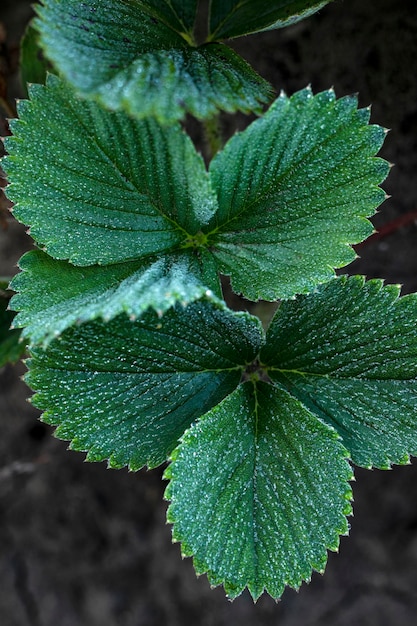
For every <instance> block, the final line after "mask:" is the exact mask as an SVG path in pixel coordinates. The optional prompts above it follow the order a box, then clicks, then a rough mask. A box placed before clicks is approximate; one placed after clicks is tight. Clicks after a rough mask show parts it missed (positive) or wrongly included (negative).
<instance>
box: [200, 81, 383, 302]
mask: <svg viewBox="0 0 417 626" xmlns="http://www.w3.org/2000/svg"><path fill="white" fill-rule="evenodd" d="M368 122H369V111H367V110H358V109H357V101H356V99H355V98H353V97H344V98H341V99H339V100H336V99H335V95H334V92H333V91H332V90H330V91H327V92H322V93H319V94H317V95H316V96H313V95H312V93H311V91H310V90H309V89H304V90H302V91H300V92H297V93H296V94H294V95H293V96H292V97H291V98H287V96H285V94H281V96H280V97H279V98H278V99H277V100H276V101H275V103H274V104H273V105H272V106H271V107H270V109H269V111H268V112H267V113H266V114H265V115H264V117H263V118H260V119H259V120H256V121H255V122H254V123H252V124H251V125H250V126H249V127H248V128H247V129H246V130H245V131H244V132H242V133H240V134H237V135H235V137H233V138H232V139H231V140H230V141H229V142H228V144H226V146H225V148H224V150H223V151H222V152H219V153H218V154H217V155H216V157H215V158H214V159H213V161H212V163H211V164H210V175H211V179H212V184H213V187H214V188H215V189H216V191H217V195H218V202H219V210H218V211H217V212H216V214H215V216H214V217H213V218H212V220H211V222H210V224H209V225H208V226H207V227H205V229H206V230H207V231H208V232H210V237H211V243H212V247H211V250H212V254H213V256H214V257H215V259H216V261H217V263H218V265H219V271H220V272H222V273H225V274H228V275H230V276H231V281H232V287H233V288H234V290H235V291H236V292H238V293H242V294H243V295H244V296H246V297H247V298H249V299H251V300H258V299H264V300H277V299H285V298H289V297H292V296H294V295H295V294H296V293H306V292H308V291H311V289H313V288H314V287H315V286H316V285H317V284H318V283H321V282H324V281H326V280H328V279H329V278H331V277H332V276H334V271H333V268H336V267H342V266H343V265H346V264H347V263H349V262H350V261H352V260H353V259H354V258H355V253H354V251H353V250H352V248H351V247H350V245H351V244H354V243H358V242H359V241H361V240H363V239H364V238H366V237H367V236H369V235H370V234H371V233H372V225H371V224H370V222H369V221H368V220H367V218H368V217H369V216H371V215H372V214H373V212H374V209H375V207H376V206H378V205H379V204H380V203H381V202H382V201H383V200H384V199H385V193H384V191H383V190H382V189H381V188H380V187H379V184H380V183H381V182H382V181H383V180H384V179H385V177H386V176H387V173H388V169H389V166H388V164H387V163H386V162H385V161H383V160H382V159H379V158H375V157H374V154H375V152H376V151H377V150H378V149H379V148H380V147H381V144H382V141H383V139H384V136H385V131H384V129H382V128H380V127H378V126H374V125H371V126H370V125H369V124H368ZM255 275H256V277H257V281H256V284H255V281H254V280H253V276H255Z"/></svg>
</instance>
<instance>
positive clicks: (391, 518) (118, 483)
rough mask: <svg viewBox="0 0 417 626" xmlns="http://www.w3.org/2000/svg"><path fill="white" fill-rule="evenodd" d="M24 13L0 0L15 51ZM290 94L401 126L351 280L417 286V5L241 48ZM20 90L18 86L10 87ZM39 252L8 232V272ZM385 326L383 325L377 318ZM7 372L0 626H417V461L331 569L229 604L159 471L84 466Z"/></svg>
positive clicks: (0, 452)
mask: <svg viewBox="0 0 417 626" xmlns="http://www.w3.org/2000/svg"><path fill="white" fill-rule="evenodd" d="M29 6H30V3H29V2H27V1H23V0H19V1H18V0H1V3H0V21H3V22H4V23H5V25H6V27H7V30H8V35H9V43H10V44H13V43H17V41H18V38H19V36H20V33H21V31H22V29H23V27H24V23H25V21H26V19H27V18H28V17H29V15H30V9H29ZM236 48H238V49H239V51H240V52H241V53H242V54H243V55H244V56H246V57H247V58H248V59H250V60H251V62H252V63H253V64H254V66H255V67H256V68H257V69H258V71H259V72H260V73H261V74H262V75H263V76H264V77H266V78H267V79H269V80H270V81H271V82H272V83H273V85H274V86H275V87H276V88H277V89H281V88H283V89H285V90H286V91H287V92H288V93H291V92H293V91H295V90H296V89H299V88H302V87H304V86H305V85H306V84H307V83H311V84H312V87H313V90H314V91H318V90H321V89H326V88H328V87H329V86H331V85H333V86H334V87H335V89H336V93H337V95H338V96H341V95H344V94H346V93H351V92H359V94H360V102H361V104H362V105H367V104H369V103H371V102H372V103H373V109H372V111H373V121H374V122H377V123H379V124H381V125H383V126H386V127H389V128H391V129H392V132H391V133H390V134H389V135H388V138H387V141H386V144H385V147H384V149H383V152H382V156H384V157H385V158H387V159H388V160H389V161H391V162H393V163H395V164H396V167H395V168H394V169H393V170H392V172H391V175H390V178H389V180H388V181H387V183H386V184H385V189H386V190H387V192H388V193H389V194H391V195H392V198H391V199H390V200H389V201H387V202H386V203H385V204H384V205H383V207H382V209H381V212H380V213H379V215H378V216H377V217H376V218H375V224H376V226H377V227H378V229H380V230H381V234H380V236H378V237H374V238H373V239H371V240H370V241H368V242H367V243H366V244H364V245H362V246H361V247H360V249H359V248H358V253H360V255H361V258H360V259H358V260H357V261H356V262H355V263H354V264H353V265H352V266H351V267H350V268H349V271H351V272H355V273H356V272H360V273H364V274H366V275H367V276H369V277H375V276H378V277H383V278H385V279H386V280H387V282H394V283H398V282H399V283H401V284H403V290H404V292H409V291H413V290H416V289H417V272H416V269H417V245H416V241H417V229H416V223H415V218H416V215H417V184H416V171H417V80H416V62H417V10H416V6H415V0H410V1H407V0H368V1H367V2H364V0H336V1H335V2H334V3H333V4H331V5H330V6H328V7H326V8H325V9H324V10H322V12H321V13H320V14H319V15H316V16H314V17H313V18H311V19H310V20H307V21H305V22H302V23H300V24H298V25H296V26H294V27H292V28H290V29H287V30H284V31H280V32H278V31H275V32H271V33H265V34H262V35H258V36H253V37H249V38H246V39H244V40H241V41H240V42H238V43H236ZM14 88H15V87H13V89H14ZM28 245H29V243H28V240H27V238H26V236H25V235H24V229H22V228H20V227H18V226H17V225H16V224H13V223H11V224H9V228H8V230H7V231H6V232H0V275H4V274H10V273H11V272H14V271H15V267H14V266H15V263H16V261H17V258H18V257H19V256H20V254H21V253H22V252H23V250H24V249H25V248H26V247H27V246H28ZM375 323H376V324H377V323H378V320H375ZM22 372H23V366H21V365H19V366H15V367H6V368H4V369H2V370H0V391H1V396H0V411H1V413H0V419H1V422H0V427H1V430H0V624H1V625H2V626H57V625H59V626H102V625H104V624H105V625H106V626H160V625H162V624H163V625H165V626H180V624H185V623H186V624H193V625H194V626H226V625H227V626H238V625H239V626H249V625H251V626H252V625H254V624H258V625H259V626H272V625H274V626H348V625H349V626H350V625H351V624H354V625H355V626H374V625H375V626H396V625H397V624H403V623H407V624H410V625H414V624H417V465H416V464H414V465H412V466H411V467H401V468H395V469H393V470H392V471H390V472H381V471H374V472H370V471H365V470H358V471H357V472H356V479H357V482H356V483H355V484H354V494H355V516H354V518H352V520H351V523H352V530H351V535H350V537H349V538H343V539H342V542H341V549H340V553H339V554H331V555H330V557H329V563H328V567H327V570H326V573H325V575H324V576H323V577H322V576H320V575H318V574H317V575H314V576H313V580H312V582H311V584H310V585H309V586H307V585H303V586H302V588H301V590H300V591H299V592H298V593H296V592H295V591H292V590H288V591H286V592H285V594H284V596H283V598H282V600H281V602H279V603H278V604H276V603H275V602H273V601H272V600H271V599H269V598H268V597H262V598H261V599H260V600H259V602H258V603H257V605H253V603H252V601H251V599H250V598H249V596H248V595H247V594H243V595H242V596H241V597H240V598H238V599H237V600H236V601H235V602H234V603H230V602H229V601H228V600H226V599H225V597H224V593H223V591H222V590H221V589H216V590H210V588H209V585H208V583H207V580H206V578H205V577H201V578H200V579H197V578H196V577H195V575H194V571H193V569H192V564H191V562H190V560H186V561H182V560H181V557H180V553H179V547H178V545H172V544H171V538H170V528H169V527H168V526H166V524H165V509H166V503H164V502H163V500H162V494H163V490H164V485H163V484H162V482H161V480H160V473H161V472H160V471H153V472H144V471H143V472H139V473H138V474H129V473H128V472H126V471H118V472H116V471H109V470H106V468H105V465H104V464H97V465H90V464H86V463H84V462H83V455H82V454H78V453H74V452H67V451H66V444H65V443H63V442H60V441H57V440H56V439H54V438H53V437H52V436H51V431H50V429H49V428H47V427H45V426H43V425H42V424H40V423H39V422H37V413H36V411H35V410H34V409H33V408H32V407H31V406H30V405H29V404H27V403H26V401H25V398H26V397H27V395H28V393H29V392H28V390H27V388H26V387H25V385H24V384H23V383H22V382H21V380H20V379H19V376H20V375H21V374H22Z"/></svg>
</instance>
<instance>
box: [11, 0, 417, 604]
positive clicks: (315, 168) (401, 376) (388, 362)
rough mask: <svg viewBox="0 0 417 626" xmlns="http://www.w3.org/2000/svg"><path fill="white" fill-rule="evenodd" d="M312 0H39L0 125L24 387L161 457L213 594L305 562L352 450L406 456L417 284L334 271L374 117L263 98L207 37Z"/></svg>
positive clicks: (100, 446)
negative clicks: (36, 51) (27, 53)
mask: <svg viewBox="0 0 417 626" xmlns="http://www.w3.org/2000/svg"><path fill="white" fill-rule="evenodd" d="M327 3H328V2H327V1H317V0H275V1H273V2H271V1H268V2H266V1H259V0H257V1H256V2H255V1H254V0H247V1H246V2H244V3H243V2H238V1H237V0H228V1H227V2H226V1H220V0H211V2H209V3H208V4H209V6H208V7H206V8H208V17H207V16H206V17H207V19H203V18H204V17H205V12H204V11H202V12H201V9H204V6H203V3H198V2H197V0H182V1H180V0H171V1H170V2H168V1H163V0H90V1H89V2H80V1H79V0H66V1H63V0H43V3H42V5H41V6H38V7H37V12H38V16H37V18H36V19H35V21H34V28H35V29H36V31H37V33H38V37H39V42H40V46H41V48H42V50H43V51H44V53H45V55H46V58H47V59H48V62H49V63H51V64H52V68H53V71H52V73H51V74H49V76H48V78H47V80H46V83H45V84H33V85H31V86H30V87H29V98H28V100H24V101H21V102H20V103H19V106H18V112H19V119H17V120H14V121H13V122H12V123H11V128H12V131H13V137H11V138H8V139H7V141H6V148H7V152H8V156H7V157H6V158H5V159H4V161H3V166H4V168H5V170H6V172H7V175H8V179H9V183H10V184H9V187H8V196H9V198H10V199H11V200H12V201H13V202H14V204H15V207H14V215H15V216H16V218H17V219H18V220H20V221H21V222H23V223H25V224H27V225H28V226H29V227H30V233H31V235H32V237H33V239H34V241H35V242H36V244H37V249H35V250H33V251H31V252H29V253H27V254H26V255H24V256H23V257H22V259H21V261H20V268H21V270H22V271H21V272H20V273H19V274H18V275H17V276H16V277H15V278H14V280H13V281H12V285H11V287H12V289H13V290H14V291H15V292H17V293H16V295H14V297H13V299H12V305H11V306H12V309H13V310H14V311H16V312H17V315H16V317H15V319H14V326H15V327H16V328H18V329H22V331H21V333H22V337H23V339H25V340H26V341H27V342H28V344H29V349H30V359H29V361H28V370H29V371H28V374H27V376H26V381H27V383H28V384H29V385H30V387H32V389H33V390H34V391H35V396H34V403H35V405H36V406H37V407H38V408H39V409H41V410H42V411H43V417H42V419H43V420H44V421H45V422H47V423H49V424H52V425H54V426H56V434H57V436H58V437H61V438H63V439H66V440H69V441H70V442H71V443H70V447H71V448H72V449H73V450H79V451H84V452H86V453H87V457H86V458H87V460H89V461H102V460H107V462H108V465H109V467H111V468H121V467H125V466H127V467H129V468H130V469H131V470H139V469H140V468H142V467H144V466H147V467H149V468H153V467H156V466H158V465H160V464H162V463H165V462H166V461H168V464H167V466H166V470H165V478H166V479H167V480H168V481H169V482H168V487H167V490H166V497H167V499H168V500H169V501H170V505H169V507H168V513H167V517H168V521H169V522H171V523H172V524H173V538H174V540H175V541H180V542H181V544H182V552H183V554H184V555H186V556H192V557H193V558H194V566H195V569H196V571H197V573H206V574H207V576H208V579H209V581H210V583H211V584H213V585H219V584H222V585H224V587H225V590H226V593H227V594H228V596H229V597H231V598H234V597H236V596H237V595H238V594H240V593H241V592H242V591H243V590H244V589H245V588H246V587H247V588H248V589H249V591H250V593H251V594H252V596H253V598H254V599H256V598H258V597H259V596H260V594H262V593H263V592H264V591H266V592H267V593H269V594H270V595H272V596H273V597H274V598H278V597H280V596H281V594H282V593H283V590H284V588H285V586H287V585H289V586H292V587H295V588H298V587H299V586H300V585H301V583H302V582H303V581H308V580H309V579H310V577H311V574H312V571H313V570H317V571H320V572H322V571H324V568H325V564H326V558H327V551H328V550H337V548H338V544H339V537H340V535H344V534H347V532H348V519H347V518H348V516H349V514H350V513H351V500H352V491H351V487H350V481H351V480H352V478H353V469H352V466H353V465H358V466H361V467H369V468H370V467H376V468H389V467H390V466H391V464H393V463H397V464H404V463H407V462H409V456H410V455H416V454H417V429H416V419H415V418H416V400H415V397H416V380H417V359H416V356H417V336H416V332H415V324H416V319H417V301H416V296H415V295H408V296H405V297H399V288H398V287H394V286H384V285H383V283H382V281H380V280H370V281H365V280H364V278H363V277H360V276H353V277H347V276H343V275H342V276H339V277H336V275H335V269H340V268H342V267H344V266H346V265H347V264H349V263H350V262H351V261H352V260H353V259H354V258H355V253H354V251H353V248H352V246H353V245H354V244H357V243H359V242H361V241H363V240H364V239H366V238H367V237H368V236H369V235H370V234H371V233H372V230H373V229H372V224H371V222H370V221H369V219H368V218H369V217H371V216H372V215H373V213H374V211H375V209H376V208H377V207H378V206H379V205H380V204H381V203H382V202H383V200H384V199H385V193H384V191H383V190H382V189H381V187H380V184H381V183H382V182H383V181H384V179H385V178H386V176H387V174H388V170H389V165H388V163H386V162H385V161H384V160H383V159H381V158H379V157H377V156H375V155H376V154H377V152H378V151H379V149H380V147H381V145H382V142H383V140H384V136H385V130H384V129H383V128H381V127H379V126H377V125H374V124H370V123H369V117H370V111H369V109H359V108H358V104H357V99H356V98H355V97H353V96H349V97H343V98H340V99H337V98H336V96H335V93H334V92H333V90H328V91H325V92H321V93H318V94H313V93H312V91H311V90H310V89H309V88H306V89H303V90H301V91H299V92H297V93H295V94H293V95H291V96H287V95H286V94H284V93H281V94H280V95H279V96H278V97H277V98H275V99H274V96H273V90H272V87H271V86H270V85H269V84H267V83H266V82H265V81H264V80H263V79H262V78H261V77H260V76H258V75H257V74H256V72H255V71H254V70H253V69H252V68H251V67H250V66H249V65H248V64H247V63H246V62H245V61H244V60H243V59H242V58H240V57H239V56H238V55H237V54H236V53H235V52H234V51H233V50H232V49H231V48H230V47H228V46H227V45H225V44H224V43H223V41H224V40H227V39H230V38H234V37H239V36H243V35H247V34H250V33H254V32H257V31H261V30H266V29H274V28H281V27H285V26H287V25H288V24H291V23H294V22H295V21H297V20H299V19H302V18H305V17H307V16H308V15H310V14H311V13H313V12H315V11H316V10H318V9H320V8H322V7H323V6H324V5H326V4H327ZM196 33H197V34H196ZM238 111H240V112H243V113H255V114H256V115H257V119H255V121H253V122H251V123H250V124H248V126H247V128H246V129H245V130H243V131H241V132H239V133H235V134H234V135H233V136H232V137H231V138H230V139H228V141H225V142H224V141H223V139H222V136H221V129H220V124H219V120H220V119H221V115H222V112H228V113H234V112H238ZM187 116H193V117H194V118H197V120H199V121H200V122H201V123H202V125H203V127H204V129H205V132H206V135H207V138H208V143H209V146H210V152H211V154H210V155H209V159H207V161H208V162H207V163H206V162H205V161H204V159H203V157H202V156H201V154H200V153H199V151H198V150H197V148H196V147H195V145H194V143H193V141H192V139H191V137H190V136H189V135H188V134H187V132H186V128H187V124H186V123H185V121H186V119H187ZM223 277H228V278H229V280H230V285H231V289H232V290H233V292H234V293H236V294H241V295H242V296H243V297H244V298H245V299H246V300H245V301H252V302H253V303H256V302H257V301H259V300H263V301H266V302H269V303H271V305H270V306H271V311H273V315H272V313H271V315H262V319H260V318H259V317H257V316H256V315H253V314H250V313H249V312H241V311H236V310H234V309H233V306H232V299H230V298H229V296H228V292H227V293H226V292H224V291H223V287H224V285H225V281H224V278H223ZM221 279H222V280H221ZM250 310H251V311H252V312H257V311H259V310H260V308H259V307H258V308H256V305H255V306H252V308H251V309H250ZM271 317H272V319H271Z"/></svg>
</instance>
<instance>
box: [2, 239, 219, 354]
mask: <svg viewBox="0 0 417 626" xmlns="http://www.w3.org/2000/svg"><path fill="white" fill-rule="evenodd" d="M19 265H20V268H21V269H22V270H23V272H21V273H20V274H18V275H17V276H16V277H15V278H14V280H13V282H12V287H13V289H15V290H16V291H18V292H19V293H18V294H17V295H15V296H14V298H13V301H12V303H11V305H12V308H13V309H15V310H16V311H21V313H18V315H17V317H16V319H15V321H14V324H15V326H19V327H24V330H23V336H24V337H30V339H31V342H32V343H40V342H44V343H45V344H47V343H48V342H49V341H50V340H51V339H53V338H54V337H56V336H58V335H60V334H61V333H62V332H63V331H64V330H66V329H67V328H68V327H69V326H72V325H73V324H75V323H77V324H80V323H82V322H86V321H90V320H93V319H95V318H97V317H102V318H103V319H104V320H106V321H108V320H110V319H113V318H114V317H115V316H116V315H118V314H120V313H122V312H125V313H127V315H128V316H129V317H130V318H131V319H135V318H137V317H139V316H140V315H141V314H142V313H143V312H144V311H146V310H147V309H148V308H152V309H154V311H156V312H157V313H158V314H159V315H161V314H162V313H164V312H165V311H167V310H168V309H169V308H170V307H171V306H173V305H174V304H175V303H176V302H179V303H180V304H181V305H182V306H185V305H186V304H188V303H189V302H191V301H193V300H197V299H199V298H201V297H202V296H203V295H204V294H205V293H206V287H204V282H203V281H204V280H205V279H206V278H207V277H206V276H205V275H204V276H202V278H201V280H199V278H198V276H199V274H198V268H196V267H195V263H194V261H193V259H192V258H191V257H188V256H187V255H186V254H183V255H181V256H174V255H167V256H166V257H164V258H161V259H157V260H155V261H154V262H148V263H143V262H140V261H139V262H138V261H135V262H131V263H117V264H113V265H107V266H90V267H82V268H80V267H75V266H74V265H71V264H70V263H68V262H66V261H56V260H55V259H52V258H51V257H49V256H48V255H47V254H45V253H44V252H41V251H40V250H36V251H31V252H28V253H27V254H26V255H25V256H23V257H22V259H21V260H20V262H19Z"/></svg>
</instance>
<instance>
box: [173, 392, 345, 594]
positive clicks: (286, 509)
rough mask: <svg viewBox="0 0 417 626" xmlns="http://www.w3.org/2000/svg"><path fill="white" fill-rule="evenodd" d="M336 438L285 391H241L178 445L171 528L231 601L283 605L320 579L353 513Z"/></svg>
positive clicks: (197, 566)
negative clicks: (268, 599) (245, 598)
mask: <svg viewBox="0 0 417 626" xmlns="http://www.w3.org/2000/svg"><path fill="white" fill-rule="evenodd" d="M346 454H347V453H346V451H345V450H344V448H343V446H342V445H341V443H340V441H339V439H338V436H337V434H336V432H335V430H334V429H333V428H331V427H329V426H327V425H325V424H324V423H323V422H321V421H320V420H317V419H316V418H315V417H314V416H313V415H311V413H310V412H309V411H308V410H307V409H306V408H304V407H303V405H302V404H301V403H300V402H298V401H297V400H295V399H294V398H292V397H291V396H290V395H288V393H287V392H285V391H283V390H280V389H274V388H273V387H271V386H270V385H267V384H265V383H260V382H258V383H257V384H256V386H252V385H251V384H245V385H242V386H240V387H239V388H238V389H237V390H236V391H235V392H234V393H233V394H232V395H230V396H228V397H227V398H226V399H225V400H224V401H223V402H222V403H221V404H220V405H219V406H217V407H215V408H213V409H212V410H211V411H210V412H208V413H207V414H206V415H205V416H204V417H202V418H201V420H199V421H198V422H197V423H195V424H194V425H193V426H192V427H191V428H190V429H189V430H188V431H186V433H185V434H184V435H183V437H182V438H181V443H180V445H179V447H178V448H177V449H176V450H175V451H174V453H173V455H172V462H171V464H170V466H169V467H168V470H167V472H166V478H168V479H170V483H169V485H168V488H167V491H166V497H167V499H169V500H171V504H170V507H169V509H168V515H167V517H168V521H170V522H173V523H174V529H173V537H174V540H176V541H181V542H182V552H183V554H184V555H185V556H194V566H195V569H196V571H197V572H198V573H200V574H201V573H207V576H208V579H209V581H210V583H211V584H213V585H219V584H223V585H224V587H225V590H226V593H227V594H228V595H229V596H230V597H231V598H234V597H236V596H237V595H239V594H240V593H241V592H242V591H243V589H244V588H245V587H248V589H249V591H250V593H251V594H252V596H253V598H254V599H256V598H258V597H259V596H260V595H261V593H262V592H263V591H264V590H265V591H267V592H268V593H269V594H270V595H271V596H273V597H274V598H279V597H280V596H281V594H282V592H283V591H284V588H285V586H286V585H290V586H292V587H295V588H298V587H299V586H300V585H301V583H302V582H303V581H304V580H309V579H310V576H311V573H312V570H314V569H315V570H318V571H323V570H324V567H325V564H326V560H327V549H331V550H337V547H338V544H339V534H346V533H347V531H348V525H347V521H346V517H345V516H346V515H347V514H349V513H350V512H351V507H350V503H349V500H350V498H351V490H350V487H349V484H348V481H349V480H350V479H351V478H352V471H351V468H350V467H349V465H348V463H347V462H346Z"/></svg>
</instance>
